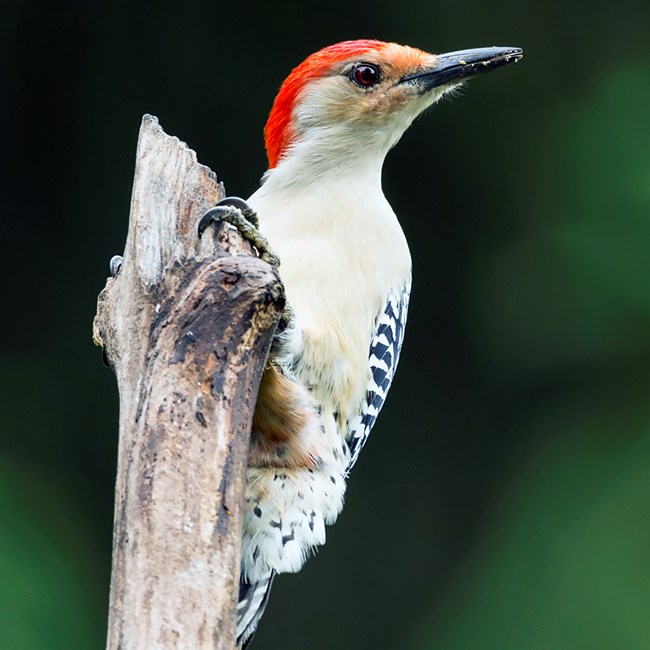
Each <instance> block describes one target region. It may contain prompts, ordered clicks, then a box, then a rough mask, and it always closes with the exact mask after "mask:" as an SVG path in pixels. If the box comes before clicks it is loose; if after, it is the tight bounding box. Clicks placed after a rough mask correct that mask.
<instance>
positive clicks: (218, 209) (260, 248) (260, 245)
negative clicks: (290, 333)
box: [198, 196, 294, 332]
mask: <svg viewBox="0 0 650 650" xmlns="http://www.w3.org/2000/svg"><path fill="white" fill-rule="evenodd" d="M216 221H225V222H226V223H229V224H230V225H231V226H234V227H235V228H237V230H238V231H239V234H240V235H241V236H242V237H243V238H244V239H246V240H248V241H249V242H250V243H251V244H252V245H253V246H254V247H255V248H256V249H257V252H258V254H259V256H260V259H262V260H264V261H265V262H268V263H269V264H270V265H271V266H272V267H273V268H274V269H275V271H276V272H277V271H278V269H279V268H280V258H279V256H278V254H277V253H276V252H275V251H274V250H273V249H272V248H271V245H270V244H269V242H268V240H267V239H266V237H264V235H263V234H262V233H261V232H260V231H259V225H260V221H259V219H258V217H257V213H256V212H255V210H253V209H252V208H251V207H250V206H249V205H248V203H246V201H244V199H241V198H239V197H238V196H227V197H225V198H223V199H221V201H219V202H218V203H217V204H216V205H215V206H214V207H213V208H210V209H209V210H208V211H207V212H206V213H205V214H204V215H203V216H202V217H201V221H199V226H198V232H199V237H201V236H202V235H203V233H204V232H205V231H206V230H207V228H208V227H209V226H210V225H211V224H213V223H215V222H216ZM293 322H294V316H293V310H292V309H291V307H290V306H289V305H288V304H287V305H285V308H284V311H283V312H282V316H281V318H280V323H279V324H278V332H283V331H284V330H286V329H287V328H288V327H291V326H292V325H293Z"/></svg>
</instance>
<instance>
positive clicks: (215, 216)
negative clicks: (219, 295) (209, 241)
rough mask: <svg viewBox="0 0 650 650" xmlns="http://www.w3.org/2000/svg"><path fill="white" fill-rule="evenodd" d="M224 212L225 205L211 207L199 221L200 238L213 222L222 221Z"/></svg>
mask: <svg viewBox="0 0 650 650" xmlns="http://www.w3.org/2000/svg"><path fill="white" fill-rule="evenodd" d="M223 214H224V209H223V207H219V205H216V206H215V207H214V208H210V209H209V210H208V211H207V212H206V213H205V214H204V215H203V216H202V217H201V221H199V226H198V231H199V239H201V237H203V233H204V232H205V231H206V230H207V228H208V226H209V225H211V224H213V223H214V222H215V221H221V217H222V216H223Z"/></svg>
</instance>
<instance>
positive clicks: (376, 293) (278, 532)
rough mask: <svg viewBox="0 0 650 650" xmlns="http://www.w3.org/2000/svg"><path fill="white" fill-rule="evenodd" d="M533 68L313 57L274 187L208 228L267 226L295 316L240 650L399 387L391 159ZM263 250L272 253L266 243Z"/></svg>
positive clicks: (271, 413) (399, 272) (262, 476)
mask: <svg viewBox="0 0 650 650" xmlns="http://www.w3.org/2000/svg"><path fill="white" fill-rule="evenodd" d="M522 55H523V54H522V50H520V49H519V48H512V47H489V48H480V49H472V50H464V51H460V52H452V53H449V54H441V55H433V54H427V53H426V52H423V51H421V50H418V49H414V48H411V47H404V46H401V45H397V44H395V43H383V42H381V41H375V40H359V41H346V42H343V43H338V44H336V45H332V46H330V47H326V48H325V49H323V50H320V51H319V52H316V53H315V54H312V55H311V56H310V57H308V58H307V59H306V60H305V61H304V62H303V63H301V64H300V65H299V66H298V67H297V68H295V69H294V70H293V71H292V72H291V74H290V75H289V77H288V78H287V79H286V81H285V82H284V83H283V85H282V87H281V88H280V91H279V93H278V95H277V97H276V99H275V103H274V104H273V108H272V110H271V114H270V116H269V120H268V123H267V125H266V129H265V136H266V149H267V153H268V158H269V170H268V171H267V172H266V174H265V176H264V179H263V183H262V186H261V187H260V189H259V190H257V192H255V193H254V194H253V195H252V196H251V197H250V198H249V199H248V201H247V202H244V201H242V200H241V199H225V200H224V201H223V202H221V204H220V205H219V206H217V208H215V209H213V210H211V211H210V212H209V213H208V214H207V215H206V216H205V217H204V218H203V219H202V221H201V224H200V226H199V232H203V230H204V229H205V228H206V227H207V226H208V225H209V223H210V222H211V221H212V220H214V219H219V218H223V219H226V220H228V219H229V220H231V222H233V220H234V218H235V217H238V218H239V222H240V224H239V225H240V226H241V225H242V221H246V222H247V223H246V224H244V225H245V226H246V228H247V229H248V230H251V229H254V227H255V226H257V219H256V217H255V213H256V214H257V215H258V216H259V231H260V233H262V234H263V235H264V236H265V237H266V239H267V241H268V244H269V245H270V247H271V248H272V249H273V250H274V251H276V252H277V253H278V255H279V258H280V260H281V266H280V276H281V278H282V281H283V282H284V285H285V289H286V296H287V300H288V305H289V306H290V312H289V315H288V317H287V319H286V320H287V326H286V328H285V329H284V330H283V331H282V332H281V333H279V334H278V335H277V337H276V340H275V343H274V345H273V349H272V352H271V356H270V360H269V364H268V366H267V369H266V371H265V373H264V376H263V378H262V383H261V387H260V394H259V397H258V402H257V406H256V411H255V417H254V422H253V433H252V441H251V451H250V459H249V466H248V474H247V487H246V510H245V521H244V532H243V545H242V577H241V588H240V602H239V607H238V617H237V635H238V642H239V643H240V644H243V645H246V644H247V642H248V640H249V639H250V638H251V636H252V634H253V632H254V631H255V628H256V627H257V624H258V622H259V619H260V617H261V616H262V613H263V611H264V607H265V605H266V601H267V599H268V596H269V590H270V588H271V581H272V579H273V577H274V576H275V574H277V573H283V572H294V571H298V570H299V569H300V568H301V566H302V565H303V563H304V562H305V559H306V558H307V556H308V555H309V554H310V553H311V552H313V551H314V550H315V549H316V548H317V547H318V546H320V545H322V544H324V542H325V526H326V525H327V524H331V523H333V522H334V521H335V520H336V518H337V516H338V514H339V512H340V511H341V508H342V507H343V496H344V493H345V481H346V477H347V475H348V472H349V471H350V469H351V467H352V466H353V465H354V463H355V462H356V460H357V457H358V455H359V452H360V451H361V448H362V447H363V445H364V444H365V442H366V440H367V438H368V434H369V433H370V430H371V428H372V426H373V424H374V422H375V419H376V418H377V415H378V413H379V410H380V409H381V407H382V404H383V402H384V399H385V398H386V394H387V392H388V389H389V387H390V384H391V380H392V379H393V375H394V373H395V368H396V366H397V361H398V358H399V353H400V347H401V344H402V339H403V336H404V325H405V322H406V312H407V307H408V300H409V290H410V285H411V258H410V255H409V249H408V246H407V244H406V240H405V238H404V234H403V233H402V229H401V228H400V225H399V222H398V221H397V218H396V216H395V214H394V212H393V210H392V209H391V207H390V205H389V204H388V202H387V201H386V198H385V197H384V194H383V192H382V188H381V168H382V165H383V161H384V157H385V156H386V154H387V153H388V150H389V149H390V148H391V147H392V146H393V145H395V143H396V142H397V141H398V140H399V138H400V137H401V135H402V134H403V133H404V131H405V130H406V129H407V128H408V127H409V125H410V124H411V122H412V121H413V120H414V119H415V117H417V115H419V114H420V113H421V112H422V111H423V110H424V109H426V108H427V107H429V106H431V105H432V104H433V103H435V102H436V101H437V100H438V99H440V97H442V95H444V94H445V93H446V92H447V91H449V90H450V89H452V88H454V87H455V86H457V85H458V84H459V83H461V82H462V81H464V80H465V79H467V78H468V77H471V76H473V75H476V74H478V73H481V72H485V71H488V70H492V69H494V68H497V67H500V66H502V65H504V64H506V63H509V62H511V61H517V60H519V59H520V58H521V57H522ZM246 228H243V229H244V230H245V229H246ZM252 241H254V243H255V244H256V246H257V247H258V248H259V249H266V248H267V246H266V243H265V241H264V239H263V238H261V237H260V236H258V235H257V234H255V235H254V236H252ZM263 252H264V254H265V255H267V259H269V260H271V261H275V259H276V258H275V257H274V256H273V255H272V254H271V253H270V249H269V250H265V251H263Z"/></svg>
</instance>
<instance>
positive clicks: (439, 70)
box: [400, 47, 524, 92]
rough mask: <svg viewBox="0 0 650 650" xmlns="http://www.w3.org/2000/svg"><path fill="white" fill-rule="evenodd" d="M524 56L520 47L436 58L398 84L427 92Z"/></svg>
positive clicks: (460, 53)
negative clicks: (425, 67) (434, 62)
mask: <svg viewBox="0 0 650 650" xmlns="http://www.w3.org/2000/svg"><path fill="white" fill-rule="evenodd" d="M523 56H524V51H523V50H522V49H521V48H520V47H477V48H474V49H472V50H459V51H458V52H448V53H447V54H438V57H437V60H436V65H435V66H434V67H433V68H429V69H426V70H420V71H418V72H415V73H413V74H410V75H406V76H405V77H402V79H400V83H414V84H418V85H419V86H421V88H422V91H423V92H426V91H427V90H431V89H432V88H437V87H438V86H444V85H445V84H448V83H449V82H451V81H456V80H460V79H462V78H464V77H473V76H474V75H477V74H481V73H482V72H489V71H490V70H494V69H495V68H500V67H501V66H503V65H506V64H507V63H516V62H517V61H519V60H520V59H521V58H522V57H523Z"/></svg>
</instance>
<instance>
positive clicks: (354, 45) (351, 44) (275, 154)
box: [264, 39, 385, 169]
mask: <svg viewBox="0 0 650 650" xmlns="http://www.w3.org/2000/svg"><path fill="white" fill-rule="evenodd" d="M384 45H385V43H383V42H382V41H376V40H372V39H363V40H358V41H343V42H342V43H336V44H335V45H330V46H329V47H325V48H323V49H322V50H319V51H318V52H316V53H315V54H312V55H311V56H308V57H307V58H306V59H305V60H304V61H303V62H302V63H301V64H300V65H299V66H298V67H296V68H294V69H293V70H292V71H291V74H290V75H289V76H288V77H287V78H286V79H285V81H284V83H283V84H282V86H281V87H280V91H279V92H278V95H277V97H276V98H275V102H274V103H273V108H271V113H270V115H269V119H268V121H267V122H266V127H265V128H264V139H265V142H266V154H267V156H268V159H269V169H273V167H275V166H277V164H278V161H279V160H280V158H281V157H282V154H283V153H284V152H285V150H286V148H287V146H288V145H289V143H290V142H291V138H292V133H291V124H290V122H291V114H292V113H293V109H294V106H295V104H296V101H297V100H298V96H299V94H300V91H301V90H302V89H303V88H304V87H305V86H306V85H307V84H308V83H309V81H311V80H312V79H316V78H318V77H322V76H324V75H325V74H327V72H328V71H329V69H330V68H331V66H332V65H333V64H334V63H338V62H340V61H345V60H346V59H351V58H354V57H355V56H359V55H361V54H365V53H366V52H370V51H372V50H377V49H378V48H380V47H382V46H384Z"/></svg>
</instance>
